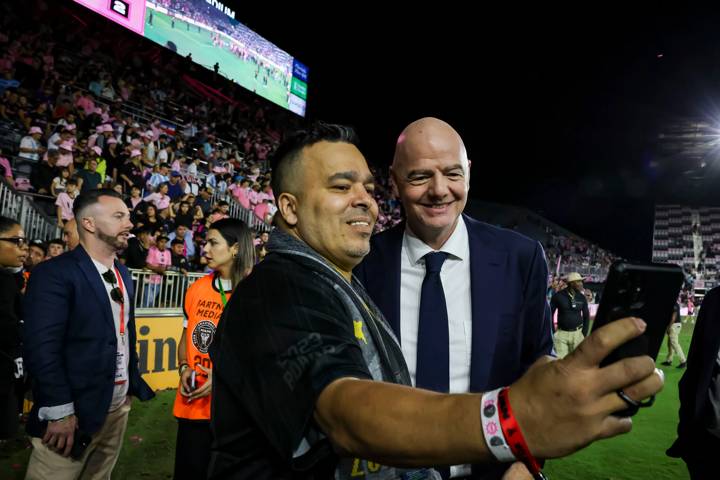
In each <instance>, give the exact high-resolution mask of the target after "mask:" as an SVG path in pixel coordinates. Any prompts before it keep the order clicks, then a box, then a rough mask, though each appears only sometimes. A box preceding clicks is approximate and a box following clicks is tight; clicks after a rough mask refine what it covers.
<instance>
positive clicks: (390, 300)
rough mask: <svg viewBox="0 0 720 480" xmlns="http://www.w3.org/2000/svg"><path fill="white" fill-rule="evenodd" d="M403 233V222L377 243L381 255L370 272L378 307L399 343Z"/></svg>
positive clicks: (400, 339) (400, 340)
mask: <svg viewBox="0 0 720 480" xmlns="http://www.w3.org/2000/svg"><path fill="white" fill-rule="evenodd" d="M404 233H405V223H404V222H403V223H401V224H399V225H397V226H396V227H394V228H393V229H391V230H390V231H389V232H388V233H387V235H386V238H385V242H383V244H382V245H378V249H379V250H380V252H381V255H378V256H377V257H376V259H377V264H376V265H375V268H374V269H373V270H374V271H373V272H372V274H373V276H374V278H376V279H378V284H377V285H376V286H375V287H374V288H373V290H374V292H375V297H376V298H379V299H381V302H382V305H378V307H379V308H380V311H382V312H383V313H384V314H385V315H386V320H387V321H388V323H389V324H390V326H391V327H392V329H393V331H394V332H395V336H397V339H398V342H400V343H402V338H401V337H400V269H401V258H400V256H401V255H402V240H403V234H404ZM380 279H382V280H380ZM383 290H384V291H383Z"/></svg>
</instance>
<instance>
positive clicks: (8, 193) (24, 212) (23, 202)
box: [0, 184, 60, 240]
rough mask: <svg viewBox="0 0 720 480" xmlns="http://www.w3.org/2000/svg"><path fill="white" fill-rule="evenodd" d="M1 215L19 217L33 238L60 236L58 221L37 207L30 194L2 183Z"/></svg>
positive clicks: (0, 185) (46, 238) (0, 189)
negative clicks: (17, 190)
mask: <svg viewBox="0 0 720 480" xmlns="http://www.w3.org/2000/svg"><path fill="white" fill-rule="evenodd" d="M0 215H4V216H6V217H10V218H15V219H17V220H18V221H19V222H20V224H21V225H22V226H23V229H24V230H25V236H26V237H27V238H32V239H40V240H50V239H53V238H59V237H60V228H59V227H58V226H57V222H55V221H54V220H52V219H50V217H48V216H47V215H45V213H43V212H42V211H40V209H38V208H37V206H36V205H35V203H34V202H33V201H32V199H31V195H30V194H24V193H19V192H16V191H14V190H13V189H11V188H10V187H9V186H7V185H5V184H0Z"/></svg>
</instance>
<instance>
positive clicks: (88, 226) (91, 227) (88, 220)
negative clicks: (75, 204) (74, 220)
mask: <svg viewBox="0 0 720 480" xmlns="http://www.w3.org/2000/svg"><path fill="white" fill-rule="evenodd" d="M80 227H82V228H83V230H85V231H86V232H89V233H95V220H94V219H93V218H92V217H83V218H82V219H81V220H80V223H78V231H79V230H80Z"/></svg>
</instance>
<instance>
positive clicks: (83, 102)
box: [75, 92, 95, 115]
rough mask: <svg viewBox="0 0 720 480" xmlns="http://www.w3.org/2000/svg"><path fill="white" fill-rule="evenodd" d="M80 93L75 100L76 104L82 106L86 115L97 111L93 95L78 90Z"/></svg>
mask: <svg viewBox="0 0 720 480" xmlns="http://www.w3.org/2000/svg"><path fill="white" fill-rule="evenodd" d="M78 94H79V97H78V99H77V101H76V102H75V106H76V107H78V108H82V109H83V110H84V111H85V115H90V114H91V113H93V112H94V111H95V102H94V101H93V99H92V97H91V96H90V95H89V94H87V95H83V94H82V93H80V92H78V93H76V95H78Z"/></svg>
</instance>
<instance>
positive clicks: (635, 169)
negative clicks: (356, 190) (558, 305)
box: [225, 0, 720, 260]
mask: <svg viewBox="0 0 720 480" xmlns="http://www.w3.org/2000/svg"><path fill="white" fill-rule="evenodd" d="M225 3H226V4H227V5H229V6H231V8H234V9H235V12H236V19H237V20H239V21H241V22H242V23H244V24H245V25H247V26H248V27H249V28H251V29H253V30H255V31H256V32H257V33H259V34H260V35H262V36H264V37H265V38H267V39H268V40H270V41H272V42H273V43H275V44H276V45H277V46H279V47H280V48H282V49H284V50H286V51H288V52H289V53H290V54H291V55H293V56H295V57H296V58H298V59H299V60H300V61H301V62H303V63H305V64H306V65H307V66H308V67H309V69H310V77H309V91H308V118H309V119H320V120H325V121H329V122H337V123H346V124H350V125H353V126H355V127H356V129H357V130H358V132H359V134H360V137H361V142H362V145H361V147H362V150H363V153H364V154H365V156H366V157H367V159H368V161H369V162H370V163H372V164H375V165H378V166H382V165H387V164H388V163H389V161H390V160H391V158H392V154H393V147H394V143H395V139H396V138H397V135H398V134H399V132H400V131H401V130H402V129H403V128H404V127H405V126H406V125H407V124H408V123H409V122H411V121H413V120H415V119H417V118H420V117H423V116H435V117H439V118H441V119H443V120H445V121H447V122H449V123H450V124H451V125H453V126H454V127H455V128H456V129H457V130H458V131H459V132H460V134H461V135H462V137H463V138H464V140H465V144H466V146H467V149H468V152H469V156H470V158H471V160H472V161H473V165H472V169H471V190H470V195H471V197H473V198H476V199H478V200H485V201H491V202H502V203H508V204H513V205H520V206H524V207H527V208H530V209H531V210H533V211H536V212H538V213H540V214H542V215H544V216H545V217H546V218H548V219H550V220H553V221H555V222H556V223H558V224H560V225H562V226H564V227H566V228H568V229H570V230H571V231H573V232H575V233H577V234H579V235H581V236H583V237H585V238H588V239H589V240H592V241H594V242H597V243H599V244H600V245H601V246H603V247H605V248H608V249H610V250H611V251H613V252H614V253H616V254H619V255H621V256H623V257H625V258H629V259H635V260H649V259H650V255H651V244H652V221H653V209H654V205H655V204H656V203H660V202H674V203H690V204H695V205H720V188H718V186H717V185H720V180H718V181H710V180H708V179H705V180H703V181H700V182H695V183H688V182H687V181H686V180H685V179H684V177H683V176H682V174H681V173H680V172H682V171H683V170H684V167H683V160H682V159H678V158H669V157H667V156H666V155H663V154H662V152H661V151H660V150H659V148H658V145H657V144H658V140H657V139H658V134H659V133H660V132H662V131H663V130H664V129H665V128H666V126H667V125H668V124H671V123H672V122H675V121H677V120H678V119H683V118H694V119H698V118H699V119H705V120H708V119H710V120H712V121H713V123H716V124H718V125H719V126H720V14H716V13H715V12H708V11H706V10H703V11H700V10H697V11H690V10H686V9H684V8H679V7H677V6H676V5H675V6H673V7H672V8H671V7H670V6H667V7H665V6H657V5H655V6H652V7H645V8H643V9H638V10H634V11H630V10H628V8H627V5H625V6H623V7H622V8H620V7H617V8H610V7H608V6H606V5H605V4H602V5H601V7H602V9H599V8H598V7H597V6H595V7H588V6H587V5H585V4H583V5H582V6H578V8H577V9H574V10H572V9H570V10H569V9H567V8H564V9H563V10H560V9H559V8H558V9H556V10H552V9H551V7H549V6H547V5H542V6H537V7H532V8H533V9H529V8H528V7H527V6H521V5H519V4H514V3H508V4H507V5H505V6H488V5H485V4H482V5H480V4H479V6H476V7H474V10H475V11H476V13H472V14H471V13H470V12H469V10H470V9H469V8H468V7H462V8H460V7H457V6H455V7H453V6H451V5H450V4H449V3H447V2H445V3H437V4H434V5H433V6H432V8H430V7H422V8H420V7H419V5H420V4H419V2H418V3H417V4H415V5H410V6H395V5H393V7H392V8H393V10H394V11H395V13H390V12H389V8H385V6H384V5H383V4H376V5H367V4H360V3H358V2H335V3H332V4H331V5H329V6H327V7H325V9H324V10H320V7H316V6H313V5H310V4H308V3H304V4H297V5H290V4H283V5H279V4H273V5H269V4H267V3H264V2H262V3H259V4H257V6H254V5H252V4H249V3H245V2H242V3H241V2H237V1H234V0H228V1H227V2H225ZM552 8H555V7H552ZM321 19H322V20H321ZM710 160H714V158H712V159H710ZM711 163H712V162H711ZM712 166H713V165H712V164H711V165H710V167H712ZM716 167H717V168H718V169H720V162H718V165H717V166H716ZM718 178H720V175H719V176H718Z"/></svg>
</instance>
